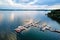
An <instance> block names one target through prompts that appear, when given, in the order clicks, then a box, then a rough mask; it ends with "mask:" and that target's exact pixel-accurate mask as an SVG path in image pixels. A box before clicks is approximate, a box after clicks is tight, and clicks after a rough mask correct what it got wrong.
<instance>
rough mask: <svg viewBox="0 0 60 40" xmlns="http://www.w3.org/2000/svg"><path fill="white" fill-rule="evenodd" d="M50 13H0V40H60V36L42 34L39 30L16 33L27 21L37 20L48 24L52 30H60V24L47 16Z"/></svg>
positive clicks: (47, 33)
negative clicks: (16, 29)
mask: <svg viewBox="0 0 60 40" xmlns="http://www.w3.org/2000/svg"><path fill="white" fill-rule="evenodd" d="M46 13H48V11H18V12H17V11H0V40H60V34H58V33H54V32H49V31H46V32H41V31H39V29H37V28H31V29H30V30H29V31H26V32H25V31H24V32H22V33H16V32H15V31H14V29H15V28H17V27H18V26H20V25H24V24H25V22H24V21H25V20H29V19H36V20H41V21H42V22H47V24H48V25H51V27H52V28H56V29H60V24H58V23H57V22H56V21H53V20H51V19H50V18H48V17H47V15H45V14H46Z"/></svg>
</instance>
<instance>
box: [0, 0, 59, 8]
mask: <svg viewBox="0 0 60 40" xmlns="http://www.w3.org/2000/svg"><path fill="white" fill-rule="evenodd" d="M44 1H45V2H46V1H47V0H43V2H44ZM53 1H54V0H53ZM36 2H37V0H35V1H34V2H30V3H28V4H25V5H22V4H21V3H20V4H19V3H15V2H13V1H12V0H5V1H4V0H0V5H5V6H6V5H7V6H8V8H9V7H11V8H21V9H60V3H59V4H58V3H56V4H54V5H46V4H45V5H35V4H34V3H36ZM39 2H41V3H43V2H42V1H39ZM48 2H49V0H48ZM33 4H34V5H33Z"/></svg>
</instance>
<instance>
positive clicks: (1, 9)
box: [0, 9, 52, 11]
mask: <svg viewBox="0 0 60 40" xmlns="http://www.w3.org/2000/svg"><path fill="white" fill-rule="evenodd" d="M0 11H52V9H0Z"/></svg>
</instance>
